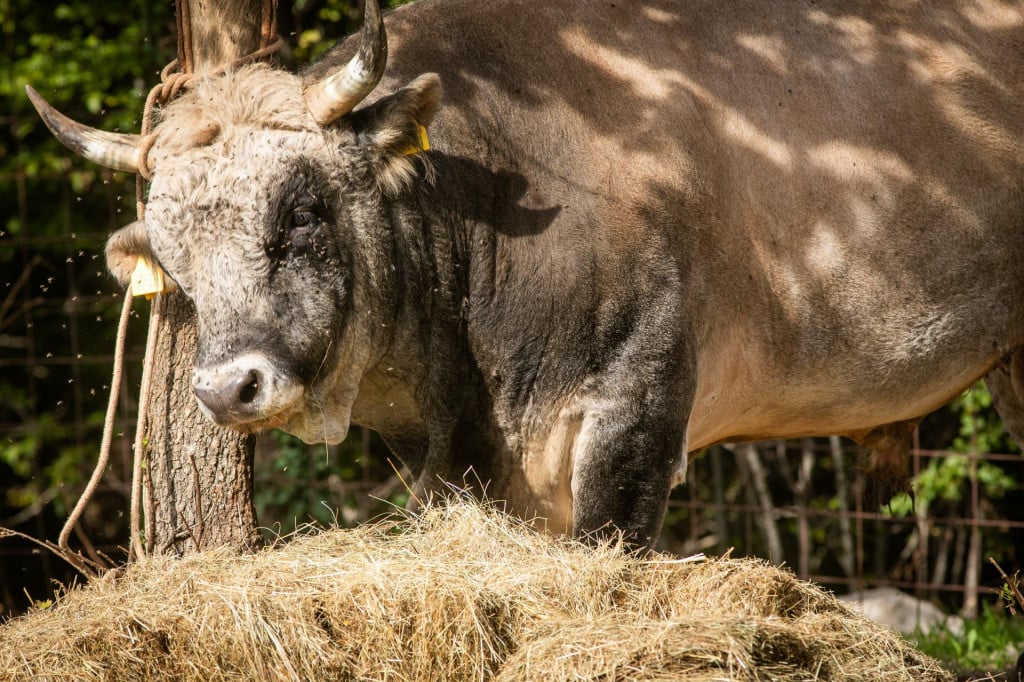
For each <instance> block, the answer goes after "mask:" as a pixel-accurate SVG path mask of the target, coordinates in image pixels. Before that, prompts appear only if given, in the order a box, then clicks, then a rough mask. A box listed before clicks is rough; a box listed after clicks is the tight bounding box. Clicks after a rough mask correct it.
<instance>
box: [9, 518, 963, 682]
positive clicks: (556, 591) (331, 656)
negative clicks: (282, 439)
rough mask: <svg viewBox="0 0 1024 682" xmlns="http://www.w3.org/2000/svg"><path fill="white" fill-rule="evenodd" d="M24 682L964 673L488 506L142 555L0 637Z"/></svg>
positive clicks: (745, 578) (777, 598)
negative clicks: (244, 549) (230, 547)
mask: <svg viewBox="0 0 1024 682" xmlns="http://www.w3.org/2000/svg"><path fill="white" fill-rule="evenodd" d="M0 679H5V680H7V679H10V680H168V679H173V680H201V681H202V682H215V681H219V680H396V681H397V680H403V681H404V680H408V681H415V682H421V681H426V680H439V681H440V680H445V681H447V680H604V681H609V682H610V681H626V680H680V679H685V680H691V681H700V680H782V681H789V680H802V681H803V680H887V681H896V680H951V679H952V677H951V676H950V675H949V674H948V673H946V672H945V671H943V670H942V669H941V668H940V667H939V666H938V665H937V664H936V663H935V661H933V660H931V659H929V658H927V657H926V656H924V655H922V654H921V653H919V652H917V651H915V650H914V649H913V648H912V647H910V646H909V645H908V644H907V643H905V642H904V641H903V640H902V639H901V638H900V637H899V636H898V635H896V634H895V633H893V632H891V631H888V630H885V629H883V628H880V627H879V626H877V625H874V624H872V623H871V622H869V621H867V620H865V619H864V618H862V617H860V616H858V615H855V614H854V613H853V612H851V611H849V610H848V609H847V608H846V607H844V606H843V605H841V604H840V603H839V602H837V601H836V600H835V599H834V598H833V597H832V596H831V595H829V594H827V593H825V592H823V591H822V590H820V589H819V588H817V587H815V586H813V585H810V584H807V583H804V582H801V581H799V580H797V579H796V578H794V577H793V576H792V575H791V574H790V573H788V572H786V571H784V570H779V569H777V568H774V567H771V566H767V565H765V564H763V563H760V562H757V561H750V560H729V559H717V560H707V561H702V562H696V561H694V562H681V561H671V560H668V559H657V558H656V559H654V560H639V559H636V558H632V557H629V556H625V555H624V554H623V553H622V552H621V550H620V549H619V548H617V547H615V546H614V545H606V546H602V547H598V548H596V549H595V548H588V547H584V546H581V545H579V544H575V543H572V542H569V541H566V540H559V539H555V538H551V537H548V536H545V535H541V534H538V533H536V532H534V531H532V530H530V529H529V528H527V527H525V526H523V525H522V524H521V523H519V522H516V521H514V520H512V519H510V518H508V517H506V516H504V515H502V514H500V513H498V512H496V511H494V510H492V509H488V508H482V507H480V506H477V505H472V504H464V503H459V504H452V505H450V506H443V507H434V508H430V509H428V510H427V511H426V512H425V513H423V514H422V515H421V516H419V517H416V518H402V519H398V520H391V521H385V522H379V523H375V524H370V525H367V526H364V527H362V528H358V529H355V530H332V531H328V532H322V533H317V534H314V535H311V536H307V537H299V538H297V539H294V540H293V541H291V542H287V543H280V544H279V546H277V547H275V548H272V549H269V550H266V551H263V552H260V553H258V554H255V555H247V556H238V555H236V554H232V553H230V552H227V551H213V552H206V553H204V554H201V555H195V556H190V557H187V558H184V559H181V560H171V559H160V558H144V559H143V560H142V561H140V562H139V563H138V564H136V565H134V566H132V567H131V568H130V569H129V570H128V571H127V572H126V573H125V574H124V575H122V576H120V577H112V576H110V577H106V578H103V579H99V580H96V581H93V582H92V583H91V584H89V585H88V586H85V587H82V588H76V589H73V590H71V591H69V592H68V593H67V594H65V595H63V596H62V597H61V598H60V599H59V600H58V602H57V603H56V605H54V606H52V607H50V608H47V609H41V610H35V611H34V612H32V613H30V614H28V615H27V616H24V617H22V618H18V619H16V620H13V621H11V622H8V623H6V624H5V625H3V626H0Z"/></svg>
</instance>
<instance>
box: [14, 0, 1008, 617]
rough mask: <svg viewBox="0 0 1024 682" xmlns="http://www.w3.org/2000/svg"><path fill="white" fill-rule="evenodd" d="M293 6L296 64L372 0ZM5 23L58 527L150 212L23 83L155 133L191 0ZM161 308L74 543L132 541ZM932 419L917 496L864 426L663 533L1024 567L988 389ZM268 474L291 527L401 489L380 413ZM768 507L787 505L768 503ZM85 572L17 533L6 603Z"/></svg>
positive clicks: (682, 509)
mask: <svg viewBox="0 0 1024 682" xmlns="http://www.w3.org/2000/svg"><path fill="white" fill-rule="evenodd" d="M281 4H282V7H281V12H280V19H279V21H280V24H279V29H280V32H281V33H282V35H284V36H285V37H286V39H287V42H288V47H287V48H286V50H285V52H284V53H283V54H282V57H281V59H282V61H283V62H285V63H286V64H288V65H290V66H300V65H302V64H305V63H307V62H308V61H310V60H311V59H315V58H316V57H317V56H318V55H319V54H322V53H323V52H324V51H325V50H326V49H328V48H329V47H330V46H331V45H333V44H334V42H335V41H336V40H337V39H339V38H340V37H342V36H344V35H346V34H347V33H349V32H350V31H351V30H353V28H355V27H356V26H357V25H358V18H359V10H358V7H356V6H355V5H356V4H357V3H349V2H344V1H341V0H298V1H297V2H294V3H291V2H287V1H285V2H282V3H281ZM391 4H392V5H394V4H398V3H395V2H392V3H391ZM0 21H2V26H3V57H2V64H3V69H2V70H0V94H2V96H3V97H2V99H3V102H4V108H3V111H0V117H2V121H3V127H2V133H0V134H2V135H3V138H4V142H3V145H2V147H0V526H3V527H9V528H13V529H15V530H18V531H21V532H23V533H26V534H28V535H31V536H33V537H36V538H40V539H46V540H55V539H56V537H57V534H58V532H59V530H60V527H61V525H62V523H63V519H64V518H65V516H66V514H67V512H68V510H69V509H70V507H71V506H72V505H73V504H74V502H75V500H76V499H77V497H78V495H79V494H80V492H81V490H82V487H83V485H84V482H85V480H86V479H87V478H88V476H89V474H90V472H91V468H92V465H93V463H94V462H95V459H96V454H97V451H98V447H99V442H100V433H101V429H102V421H103V415H104V410H105V406H106V400H107V395H108V391H109V382H110V365H111V355H112V352H113V342H114V331H115V325H116V318H117V313H118V311H119V309H120V305H121V294H120V292H119V291H118V289H117V287H116V286H115V285H114V284H113V282H112V281H111V280H110V278H109V277H108V276H107V275H106V273H105V267H104V264H103V259H102V246H103V241H104V239H105V237H106V235H107V234H108V233H109V232H110V231H112V230H113V229H116V228H117V227H119V226H121V225H123V224H125V223H128V222H130V221H131V220H132V219H133V218H134V210H135V209H134V176H131V175H128V174H124V173H114V172H112V171H108V170H105V169H101V168H99V167H97V166H95V165H93V164H90V163H88V162H85V161H83V160H81V159H80V158H78V157H75V156H73V155H71V154H70V153H68V152H66V151H65V150H64V149H63V148H62V147H61V146H60V145H59V144H58V143H57V142H56V141H55V140H54V139H53V138H52V137H51V136H50V134H49V133H48V131H47V130H46V128H45V127H44V126H43V124H42V122H41V121H40V120H39V119H38V117H37V116H36V115H35V112H34V111H33V110H32V108H31V106H30V104H29V102H28V100H27V98H26V97H25V94H24V86H25V84H26V83H31V84H32V85H33V86H34V87H35V88H36V89H38V90H39V91H40V92H41V93H42V94H43V95H44V96H45V97H46V98H48V99H49V101H50V102H51V103H52V104H54V105H55V106H56V107H57V108H58V109H60V110H61V111H63V112H64V113H66V114H68V115H69V116H71V117H72V118H75V119H76V120H80V121H83V122H86V123H88V124H90V125H94V126H96V127H99V128H103V129H106V130H119V131H125V132H137V131H138V129H139V118H140V116H141V111H142V105H143V100H144V98H145V94H146V92H147V91H148V88H149V87H151V86H152V85H153V84H154V83H156V82H157V81H158V80H159V71H160V69H161V68H162V67H163V65H164V64H166V63H167V62H168V61H170V60H171V59H173V57H174V50H175V39H174V15H173V4H172V3H170V2H149V1H143V0H119V1H117V2H114V1H112V0H97V1H95V2H89V3H74V4H59V5H54V4H51V3H38V2H34V1H32V0H0ZM146 310H147V306H146V305H145V304H140V305H137V306H136V313H135V322H136V323H135V324H133V325H132V327H131V332H130V334H131V338H130V342H129V362H128V364H127V368H126V372H127V374H126V383H125V386H126V390H125V391H123V397H122V399H121V405H120V412H119V422H118V424H119V427H118V431H117V437H116V438H115V443H114V452H113V460H112V463H111V466H110V467H109V470H108V472H107V474H106V476H105V479H104V483H103V486H102V487H101V489H100V491H99V493H98V495H97V497H96V498H95V500H94V502H93V503H92V505H91V506H90V508H89V511H88V513H87V515H86V516H85V518H84V519H83V521H82V523H81V524H80V530H81V532H80V533H79V534H78V535H77V542H79V543H91V544H92V545H93V546H94V548H95V550H96V551H100V552H103V553H106V554H107V555H109V556H111V557H113V558H115V559H118V558H122V557H123V555H124V552H123V547H124V546H125V545H126V544H127V515H126V513H125V512H126V509H127V506H128V505H127V498H128V494H129V485H130V469H131V451H130V448H131V445H130V436H131V429H132V427H133V417H134V407H135V406H134V400H135V394H136V392H137V388H138V380H139V373H140V368H139V362H138V361H139V359H140V358H141V355H142V351H143V348H142V344H143V339H144V335H145V329H144V326H145V325H144V319H143V317H144V314H145V312H146ZM140 314H141V315H142V316H143V317H140ZM125 434H127V437H124V436H125ZM919 439H920V443H919V444H920V448H921V449H922V450H929V451H930V450H942V451H944V454H942V455H941V456H933V457H923V458H921V459H918V460H916V463H915V464H916V468H917V469H918V470H919V475H918V476H917V479H916V480H917V484H916V485H917V487H916V496H915V502H916V504H911V498H910V497H908V496H906V495H902V496H897V498H894V499H893V500H892V501H891V502H890V503H888V504H886V505H885V506H884V507H883V509H882V510H881V513H882V517H880V518H874V517H871V516H869V514H873V513H875V512H878V511H879V509H878V508H874V507H869V508H865V507H864V502H863V499H864V498H863V491H864V487H865V485H866V482H865V481H864V478H863V476H862V475H861V474H860V470H859V469H858V465H857V462H856V457H857V453H856V448H854V447H853V446H852V444H850V443H848V442H844V443H839V442H838V441H836V440H832V441H830V440H828V439H816V440H809V439H805V440H802V441H793V442H789V443H766V444H760V445H758V446H756V447H755V448H753V449H752V450H748V449H743V448H729V449H727V448H715V449H713V450H712V451H710V452H708V453H706V454H705V455H704V456H703V457H701V458H699V460H698V461H697V462H696V463H695V465H694V467H693V471H692V473H691V476H690V483H689V485H688V486H687V487H686V488H685V489H683V490H681V491H678V492H677V493H676V494H675V496H674V500H673V506H672V508H671V509H670V512H669V517H668V519H667V521H666V528H665V533H664V540H663V542H664V548H665V549H668V550H671V551H676V552H680V553H692V552H694V551H706V552H712V553H721V552H724V551H727V550H729V549H730V548H735V549H734V554H744V553H752V554H757V555H759V556H764V557H766V558H771V559H772V560H774V561H776V562H786V563H788V564H789V565H791V566H793V567H794V569H795V570H797V571H798V572H799V573H800V574H801V575H804V576H815V577H818V578H824V579H829V578H830V577H832V578H834V582H833V583H832V584H831V585H830V587H833V588H834V589H836V590H837V591H845V590H846V589H847V588H849V587H850V586H856V585H864V584H872V583H874V582H877V581H886V580H888V581H896V582H899V581H904V582H909V581H911V580H912V579H913V580H914V581H917V582H920V579H921V577H922V573H921V571H922V568H923V570H924V575H925V576H927V577H929V579H931V581H932V582H933V583H934V584H935V585H939V584H943V585H947V584H948V585H954V586H955V585H957V584H962V583H964V582H965V581H966V580H968V577H967V574H968V573H969V572H970V570H971V569H970V568H969V567H970V565H971V564H970V562H971V561H974V562H975V564H977V562H978V561H980V559H979V556H980V555H981V554H983V555H984V557H988V556H992V557H994V558H996V559H997V560H998V561H999V562H1000V563H1001V564H1002V565H1003V566H1005V567H1006V568H1007V569H1009V570H1011V571H1012V570H1014V569H1016V568H1020V567H1021V566H1022V563H1024V537H1022V533H1021V530H1020V529H1013V528H1010V527H1008V526H1007V527H1004V528H1000V527H997V526H985V527H983V528H981V529H979V530H977V531H976V534H975V535H974V536H972V530H971V526H970V522H969V521H964V520H963V519H970V518H974V519H984V520H987V521H998V520H1010V521H1017V522H1019V521H1022V520H1024V513H1022V511H1021V510H1022V509H1024V493H1022V486H1021V484H1022V483H1024V466H1022V463H1021V461H1018V460H1017V459H1013V458H1007V459H1001V460H996V461H985V460H978V459H972V458H968V457H964V456H963V454H962V453H972V452H973V453H988V452H1001V453H1008V452H1016V448H1015V446H1014V445H1013V444H1012V443H1011V442H1010V440H1009V439H1008V438H1007V437H1006V436H1005V434H1003V432H1002V430H1001V428H1000V426H999V421H998V418H997V417H996V416H995V414H994V412H993V411H992V408H991V405H990V401H989V399H988V396H987V394H986V393H985V391H984V389H976V390H975V391H972V392H970V393H968V394H967V395H965V396H964V397H962V398H961V399H959V400H957V401H956V402H955V403H954V404H953V405H952V406H950V407H949V408H946V409H943V410H941V411H940V412H937V413H936V414H934V415H932V416H930V417H929V418H928V419H926V420H925V422H924V424H923V425H922V427H921V429H920V433H919ZM812 464H813V466H812ZM257 479H258V480H257V484H256V489H257V505H258V508H259V513H260V520H261V522H262V523H263V524H264V525H265V526H267V527H268V529H269V531H268V532H274V533H289V532H292V531H294V530H295V528H296V526H297V524H298V525H301V524H303V523H306V522H315V523H335V522H336V523H338V524H341V525H350V524H353V523H357V522H359V521H362V520H366V519H368V518H371V517H372V516H374V515H376V514H379V513H382V512H384V511H386V510H387V509H388V505H389V504H392V503H397V504H401V503H402V502H403V501H404V498H403V487H402V485H401V481H400V480H399V479H398V478H397V477H396V476H395V475H394V472H393V468H392V466H391V464H390V463H389V461H388V453H387V450H386V449H385V448H384V447H383V446H382V445H381V443H380V442H379V441H378V440H377V439H376V437H375V436H374V435H373V434H371V433H370V432H368V431H365V430H362V429H353V433H352V435H351V436H350V438H349V439H348V440H347V441H346V442H345V443H343V444H341V445H340V446H331V447H325V446H323V445H321V446H305V445H302V444H301V443H299V442H298V441H296V440H295V439H293V438H290V437H288V436H285V435H283V434H280V433H273V434H268V435H265V436H263V437H262V438H261V441H260V443H259V445H258V451H257ZM766 505H768V506H770V507H771V508H773V509H775V510H776V511H775V512H773V513H771V514H768V513H766V512H764V511H763V508H764V507H765V506H766ZM858 510H859V512H860V513H861V516H859V517H858V516H857V513H858ZM925 516H927V517H929V518H930V517H948V518H951V519H961V520H959V521H955V522H952V523H950V524H949V525H948V526H943V525H940V524H934V523H930V522H929V523H925V522H923V521H922V517H925ZM885 519H888V521H886V520H885ZM972 541H975V542H977V543H980V545H979V546H978V547H974V546H973V545H972ZM972 555H977V556H974V558H973V559H972ZM975 568H979V567H978V566H977V565H976V566H975ZM979 570H980V576H979V578H978V580H977V582H978V583H979V584H980V586H981V589H982V595H983V597H982V602H983V605H984V604H986V603H987V604H989V605H991V606H993V607H996V606H997V605H998V600H997V599H996V598H995V597H993V596H990V595H988V593H987V592H986V591H985V588H986V586H988V587H998V585H999V584H1000V581H999V579H998V575H997V574H996V573H995V572H994V569H992V568H991V567H990V566H989V565H988V563H987V562H982V564H981V566H980V568H979ZM72 577H73V576H72V574H71V572H69V570H68V569H67V567H66V566H64V565H62V564H61V562H60V561H59V560H57V559H56V558H54V557H52V556H49V555H48V554H47V553H45V552H41V551H40V550H38V549H37V548H36V547H34V546H32V545H31V544H30V543H27V542H25V541H22V540H19V539H12V538H8V539H3V540H0V618H2V617H4V616H10V615H12V614H16V613H19V612H21V611H22V610H24V609H25V608H26V606H27V605H29V604H30V603H31V602H32V601H33V600H43V599H47V598H49V597H51V596H52V594H53V588H54V586H55V584H56V583H55V582H54V581H64V582H67V581H69V580H70V579H71V578H72ZM919 591H920V590H919ZM925 596H928V597H930V598H933V599H934V600H936V601H940V602H942V603H943V605H944V606H946V607H947V608H949V609H957V608H960V607H961V606H962V603H963V601H962V600H963V593H962V590H955V589H935V590H932V591H931V592H929V593H928V594H926V595H925Z"/></svg>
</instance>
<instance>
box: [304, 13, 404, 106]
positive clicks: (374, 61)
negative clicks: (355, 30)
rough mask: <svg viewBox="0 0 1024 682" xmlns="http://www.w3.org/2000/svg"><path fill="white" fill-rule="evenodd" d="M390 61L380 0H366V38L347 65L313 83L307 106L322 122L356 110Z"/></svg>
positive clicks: (307, 91)
mask: <svg viewBox="0 0 1024 682" xmlns="http://www.w3.org/2000/svg"><path fill="white" fill-rule="evenodd" d="M387 62H388V37H387V34H386V33H385V32H384V20H383V19H382V18H381V15H380V7H378V6H377V0H366V3H365V10H364V16H363V33H362V41H361V42H360V44H359V52H357V53H356V55H355V56H354V57H352V59H351V60H349V62H348V64H346V65H345V68H344V69H339V70H338V71H335V72H334V73H333V74H331V75H330V76H327V77H326V78H323V79H321V80H320V81H317V82H316V83H313V84H312V85H310V86H309V87H308V88H306V91H305V92H304V93H303V99H304V100H305V102H306V108H308V109H309V113H311V114H312V115H313V118H314V119H315V120H316V122H317V123H319V124H320V125H322V126H325V125H328V124H329V123H332V122H333V121H336V120H338V118H340V117H341V116H344V115H345V114H347V113H348V112H350V111H352V109H354V108H355V106H356V105H357V104H359V103H360V102H362V101H363V98H364V97H366V96H367V95H369V94H370V92H371V91H372V90H373V89H374V88H375V87H377V83H379V82H380V79H381V76H383V75H384V67H385V66H387Z"/></svg>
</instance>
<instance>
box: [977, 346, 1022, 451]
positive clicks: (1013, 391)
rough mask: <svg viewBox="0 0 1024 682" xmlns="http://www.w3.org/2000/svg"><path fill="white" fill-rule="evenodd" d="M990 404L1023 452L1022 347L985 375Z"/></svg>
mask: <svg viewBox="0 0 1024 682" xmlns="http://www.w3.org/2000/svg"><path fill="white" fill-rule="evenodd" d="M985 385H986V386H988V392H989V393H991V394H992V404H993V405H995V408H996V412H998V413H999V417H1000V418H1001V419H1002V420H1003V427H1004V428H1005V429H1006V431H1007V433H1009V434H1010V435H1011V436H1013V439H1014V440H1015V441H1017V445H1018V446H1019V447H1020V448H1021V449H1022V450H1024V347H1022V348H1018V349H1017V350H1015V351H1014V352H1013V353H1011V354H1010V355H1009V356H1007V357H1006V358H1005V359H1004V360H1003V361H1002V362H1000V363H999V364H998V365H996V366H995V368H993V369H992V371H991V372H989V373H988V374H987V375H985Z"/></svg>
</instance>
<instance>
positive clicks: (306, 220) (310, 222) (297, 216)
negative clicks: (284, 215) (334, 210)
mask: <svg viewBox="0 0 1024 682" xmlns="http://www.w3.org/2000/svg"><path fill="white" fill-rule="evenodd" d="M316 220H317V218H316V214H315V213H313V212H312V211H303V210H301V209H300V210H298V211H292V216H291V225H290V226H289V227H291V228H292V229H293V230H295V229H300V228H312V227H313V226H314V225H315V224H316Z"/></svg>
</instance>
